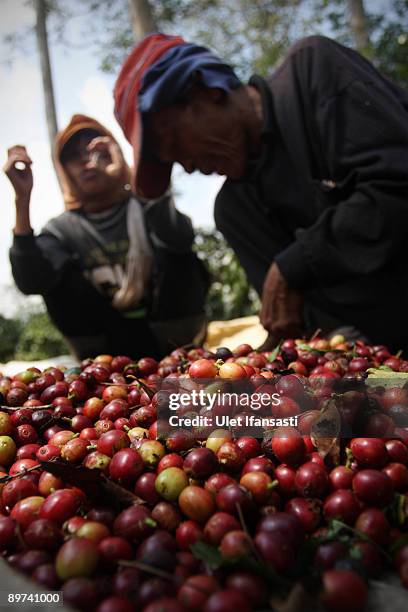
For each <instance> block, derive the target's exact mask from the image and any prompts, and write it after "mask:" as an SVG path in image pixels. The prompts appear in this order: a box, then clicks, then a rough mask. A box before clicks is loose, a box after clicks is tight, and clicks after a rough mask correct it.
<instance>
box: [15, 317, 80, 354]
mask: <svg viewBox="0 0 408 612" xmlns="http://www.w3.org/2000/svg"><path fill="white" fill-rule="evenodd" d="M66 353H69V348H68V346H67V344H66V342H65V340H64V338H63V337H62V335H61V334H60V333H59V331H58V330H57V329H56V327H55V326H54V325H53V324H52V322H51V320H50V318H49V316H48V315H47V314H46V313H34V314H32V315H31V316H30V317H29V318H28V319H27V321H26V322H25V323H24V326H23V328H22V330H21V334H20V336H19V338H18V342H17V346H16V351H15V355H14V358H15V359H22V360H25V361H30V360H33V359H47V357H55V356H56V355H62V354H66Z"/></svg>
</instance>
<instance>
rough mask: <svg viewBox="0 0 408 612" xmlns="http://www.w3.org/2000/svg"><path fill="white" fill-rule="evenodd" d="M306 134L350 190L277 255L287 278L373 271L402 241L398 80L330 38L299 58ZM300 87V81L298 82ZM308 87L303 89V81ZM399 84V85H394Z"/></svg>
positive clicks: (406, 207)
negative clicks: (384, 75)
mask: <svg viewBox="0 0 408 612" xmlns="http://www.w3.org/2000/svg"><path fill="white" fill-rule="evenodd" d="M294 66H295V67H294V70H295V72H296V73H297V76H298V81H297V82H298V83H299V82H302V84H303V85H302V86H301V87H300V90H301V92H302V93H301V97H302V99H303V100H304V102H305V104H304V108H305V111H306V113H308V114H309V116H308V117H307V118H306V122H307V123H308V128H309V129H308V134H309V137H310V139H311V140H313V139H314V140H315V142H314V143H313V144H311V146H310V149H312V147H314V148H315V150H316V145H317V147H318V148H319V147H320V157H321V158H322V159H323V160H324V165H325V166H326V168H327V172H328V173H329V175H328V176H327V179H330V180H332V181H333V182H334V184H335V185H336V187H337V188H339V189H342V190H343V192H345V193H347V194H348V195H347V197H345V198H344V199H343V200H341V201H340V202H339V203H337V204H336V205H333V206H328V207H327V208H326V209H325V210H324V211H323V213H322V214H321V216H320V217H319V218H318V219H317V221H316V222H315V223H314V224H313V225H312V226H311V227H308V228H306V229H299V230H297V232H296V241H295V242H294V243H293V244H292V245H290V246H289V247H288V248H287V249H285V250H284V251H282V252H281V253H280V254H279V255H278V256H277V257H276V262H277V263H278V265H279V267H280V269H281V271H282V273H283V274H284V276H285V277H286V278H287V280H288V282H289V284H290V285H292V286H293V287H298V288H306V287H307V288H310V287H313V286H314V285H320V286H328V285H331V284H336V283H338V282H342V281H343V280H345V279H347V278H350V277H356V276H364V275H370V274H375V273H377V272H378V271H380V270H383V269H384V267H385V266H386V265H387V264H389V263H390V262H391V261H392V260H393V258H394V257H395V256H396V254H397V253H398V252H400V251H401V250H402V248H403V247H405V243H406V238H407V227H408V113H407V108H406V107H405V104H404V99H403V98H404V95H403V92H402V90H400V92H401V94H402V95H401V98H400V97H399V96H398V95H396V93H395V91H396V90H397V88H395V89H394V88H393V87H392V86H390V84H389V83H388V82H387V81H386V80H385V79H383V78H382V77H381V75H379V74H378V73H377V72H376V71H375V69H374V68H373V67H371V65H370V64H369V63H368V62H367V61H366V60H364V59H363V58H360V56H358V55H357V54H356V53H354V52H352V51H350V50H345V49H344V48H343V47H340V46H339V45H337V44H335V43H333V42H331V41H328V40H327V39H317V41H316V39H315V41H314V44H312V45H311V46H307V45H306V46H305V47H301V48H300V49H299V50H298V52H297V57H296V58H295V59H294ZM298 87H299V85H298ZM302 87H303V89H302ZM397 91H398V90H397Z"/></svg>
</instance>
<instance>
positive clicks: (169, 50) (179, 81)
mask: <svg viewBox="0 0 408 612" xmlns="http://www.w3.org/2000/svg"><path fill="white" fill-rule="evenodd" d="M196 74H199V79H200V83H201V84H202V85H204V86H205V87H214V88H219V89H223V90H224V91H226V92H229V91H231V90H232V89H236V88H237V87H239V86H240V85H241V81H240V80H239V79H238V77H237V76H236V74H235V73H234V71H233V69H232V68H231V66H229V65H228V64H225V63H224V62H223V61H222V60H221V59H220V58H219V57H217V56H216V55H214V54H213V53H212V52H211V51H209V49H207V48H206V47H201V46H198V45H194V44H191V43H186V42H185V41H184V40H183V39H182V38H181V37H179V36H166V35H164V34H151V35H150V36H148V37H147V38H145V39H144V40H143V41H142V42H141V43H140V44H139V45H137V46H136V47H135V48H134V49H133V51H132V52H131V53H130V55H129V56H128V57H127V59H126V60H125V63H124V64H123V66H122V69H121V71H120V73H119V76H118V79H117V81H116V84H115V88H114V97H115V116H116V119H117V120H118V122H119V124H120V126H121V127H122V130H123V132H124V134H125V136H126V138H127V139H128V141H129V142H130V143H131V145H132V146H133V154H134V161H135V166H134V180H133V184H134V188H135V190H136V192H137V193H138V194H139V195H141V196H143V197H146V198H155V197H159V196H160V195H162V194H163V193H164V192H165V191H166V189H167V188H168V185H169V182H170V175H171V169H172V165H171V164H164V163H161V162H158V161H151V160H147V159H143V158H142V156H141V148H142V129H143V117H144V115H146V114H148V113H151V112H155V111H158V110H161V109H163V108H166V107H168V106H171V105H172V104H174V103H176V102H177V101H179V100H180V99H182V98H183V96H184V95H185V93H186V92H187V91H188V88H189V86H190V85H191V83H192V79H193V76H194V75H196Z"/></svg>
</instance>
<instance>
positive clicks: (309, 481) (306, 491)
mask: <svg viewBox="0 0 408 612" xmlns="http://www.w3.org/2000/svg"><path fill="white" fill-rule="evenodd" d="M328 484H329V478H328V476H327V472H326V470H325V468H324V467H322V466H320V465H318V464H317V463H314V462H312V461H309V462H307V463H304V464H303V465H302V466H300V468H299V469H298V471H297V473H296V478H295V488H296V491H297V493H298V494H299V495H301V496H303V497H323V495H324V494H325V492H326V490H327V487H328Z"/></svg>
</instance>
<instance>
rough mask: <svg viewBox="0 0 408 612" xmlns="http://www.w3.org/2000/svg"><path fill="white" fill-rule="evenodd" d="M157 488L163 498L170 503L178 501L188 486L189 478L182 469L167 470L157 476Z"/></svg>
mask: <svg viewBox="0 0 408 612" xmlns="http://www.w3.org/2000/svg"><path fill="white" fill-rule="evenodd" d="M155 486H156V491H157V493H158V494H159V495H160V496H161V497H164V499H167V500H168V501H176V500H177V499H178V497H179V495H180V493H181V492H182V491H183V489H185V487H187V486H188V476H187V474H186V473H185V472H184V470H182V469H180V468H177V467H172V468H167V469H166V470H163V471H162V472H160V474H159V475H158V476H157V478H156V483H155Z"/></svg>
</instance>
